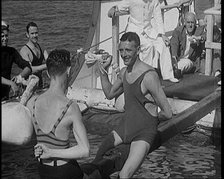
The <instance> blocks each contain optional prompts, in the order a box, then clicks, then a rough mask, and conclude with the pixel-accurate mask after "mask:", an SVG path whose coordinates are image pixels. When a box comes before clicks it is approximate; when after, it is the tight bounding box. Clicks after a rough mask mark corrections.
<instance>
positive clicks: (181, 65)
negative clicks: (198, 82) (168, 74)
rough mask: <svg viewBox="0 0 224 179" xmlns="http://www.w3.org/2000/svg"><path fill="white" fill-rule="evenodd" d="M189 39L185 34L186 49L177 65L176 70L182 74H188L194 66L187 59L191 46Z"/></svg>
mask: <svg viewBox="0 0 224 179" xmlns="http://www.w3.org/2000/svg"><path fill="white" fill-rule="evenodd" d="M189 38H191V36H190V35H188V34H187V36H186V49H185V51H184V55H183V57H182V58H181V59H180V60H179V61H178V63H177V66H178V69H180V70H181V72H182V73H187V72H189V71H190V70H191V69H192V68H193V66H194V64H193V62H192V61H191V60H190V59H189V58H188V57H189V50H190V45H191V42H190V40H189Z"/></svg>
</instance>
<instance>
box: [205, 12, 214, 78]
mask: <svg viewBox="0 0 224 179" xmlns="http://www.w3.org/2000/svg"><path fill="white" fill-rule="evenodd" d="M206 35H207V40H206V42H212V41H213V17H212V15H211V14H208V15H207V34H206ZM212 52H213V49H211V48H206V57H205V75H211V73H212Z"/></svg>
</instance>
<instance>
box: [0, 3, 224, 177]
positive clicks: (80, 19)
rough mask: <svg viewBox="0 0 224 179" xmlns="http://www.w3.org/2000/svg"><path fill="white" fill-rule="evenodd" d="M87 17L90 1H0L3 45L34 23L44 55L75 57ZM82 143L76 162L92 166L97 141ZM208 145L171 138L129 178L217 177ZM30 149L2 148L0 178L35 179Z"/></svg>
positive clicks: (21, 38)
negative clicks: (83, 151) (58, 51)
mask: <svg viewBox="0 0 224 179" xmlns="http://www.w3.org/2000/svg"><path fill="white" fill-rule="evenodd" d="M91 12H92V2H91V1H2V19H4V20H6V21H7V22H9V25H10V34H9V42H10V45H11V46H13V47H15V48H16V49H17V50H20V48H21V47H22V46H23V45H24V44H25V43H26V42H27V39H26V37H25V30H26V29H25V27H26V25H27V23H28V22H30V21H34V22H36V23H37V25H38V26H39V42H40V44H41V46H42V47H44V48H45V49H47V51H48V52H50V51H51V50H53V49H55V48H66V49H67V50H69V51H70V52H72V53H75V51H76V50H77V49H78V48H80V47H83V46H84V44H85V41H86V39H87V34H88V30H89V28H88V24H89V18H90V16H91ZM14 70H15V69H14ZM13 73H15V71H13ZM86 127H87V131H88V126H86ZM88 138H89V140H90V144H91V155H90V157H89V158H88V159H83V160H79V163H85V162H90V161H92V159H93V158H94V156H95V154H96V151H97V148H98V145H99V144H100V143H101V141H102V139H103V136H101V135H96V134H91V133H88ZM208 140H209V138H208V137H207V136H205V135H204V134H200V133H198V132H193V133H191V134H189V135H187V136H183V135H181V134H180V135H177V136H175V137H174V138H172V139H171V140H169V141H168V142H167V143H165V144H164V145H163V146H161V147H160V148H159V149H157V150H155V151H154V152H152V153H151V154H150V155H148V156H147V158H146V160H145V161H144V163H143V164H142V167H141V168H140V169H139V171H138V172H137V173H136V174H135V176H134V177H136V178H177V179H179V178H192V179H193V178H221V174H220V173H221V152H220V147H219V148H217V147H215V146H214V145H211V144H210V143H209V142H208ZM35 144H36V141H35V140H32V141H31V142H30V143H29V144H27V145H25V146H11V145H7V144H2V147H1V149H2V153H1V158H2V165H1V172H2V174H1V178H9V179H14V178H15V179H17V178H18V179H26V178H27V179H39V176H38V172H37V161H36V160H35V158H34V155H33V146H34V145H35ZM115 176H116V174H113V175H112V176H111V177H112V178H115Z"/></svg>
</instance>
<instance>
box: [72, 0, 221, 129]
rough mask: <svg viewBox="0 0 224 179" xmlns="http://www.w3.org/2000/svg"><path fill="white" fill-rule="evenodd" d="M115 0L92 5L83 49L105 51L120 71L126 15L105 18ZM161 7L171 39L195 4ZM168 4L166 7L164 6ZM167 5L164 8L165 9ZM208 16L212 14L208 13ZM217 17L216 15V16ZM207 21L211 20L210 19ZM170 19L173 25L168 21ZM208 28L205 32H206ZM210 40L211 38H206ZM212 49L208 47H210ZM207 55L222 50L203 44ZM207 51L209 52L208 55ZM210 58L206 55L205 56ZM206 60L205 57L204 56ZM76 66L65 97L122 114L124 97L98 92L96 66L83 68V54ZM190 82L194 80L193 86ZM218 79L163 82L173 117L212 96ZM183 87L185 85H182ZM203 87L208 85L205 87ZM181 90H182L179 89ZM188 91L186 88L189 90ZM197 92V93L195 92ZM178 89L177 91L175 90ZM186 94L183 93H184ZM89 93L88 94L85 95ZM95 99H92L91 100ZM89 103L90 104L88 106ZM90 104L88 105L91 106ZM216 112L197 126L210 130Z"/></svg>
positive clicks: (174, 3)
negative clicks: (116, 97)
mask: <svg viewBox="0 0 224 179" xmlns="http://www.w3.org/2000/svg"><path fill="white" fill-rule="evenodd" d="M117 2H118V0H113V1H95V2H94V3H93V9H94V11H93V14H92V17H91V20H90V29H89V35H88V39H87V42H86V44H85V46H84V51H88V50H90V51H94V50H96V49H104V50H105V51H107V52H109V53H110V54H113V57H114V58H113V60H114V62H116V63H118V64H119V66H120V67H123V66H124V65H123V62H122V60H120V58H119V55H118V50H117V49H118V48H117V44H118V40H119V36H120V35H121V34H122V33H124V31H125V27H126V24H127V20H128V14H119V13H117V14H116V16H115V17H114V18H113V19H111V18H109V17H108V16H107V12H108V10H109V9H110V8H111V7H112V6H114V5H116V3H117ZM165 2H166V3H164V5H163V6H162V12H163V17H164V25H165V31H166V35H167V36H170V35H171V33H172V31H173V30H174V28H175V27H176V26H177V24H178V22H179V19H180V18H181V15H182V13H184V12H185V11H194V4H193V2H192V0H189V1H186V0H185V1H180V2H179V1H178V0H175V1H174V0H169V1H168V0H167V1H165ZM167 3H168V4H167ZM165 4H166V5H165ZM208 14H211V12H210V13H208ZM216 14H218V13H217V12H216ZM209 17H210V16H209ZM171 18H172V22H170V21H169V19H171ZM209 29H210V28H208V31H209ZM208 33H211V32H208ZM207 35H208V36H210V35H211V34H207ZM209 45H210V46H212V47H210V46H209ZM206 47H207V50H206V54H210V51H211V48H216V49H221V46H220V44H218V43H213V42H206ZM207 51H209V52H207ZM208 56H209V55H208ZM206 57H207V55H206ZM209 61H211V60H210V59H206V64H210V63H211V62H209ZM77 63H79V66H78V67H77V65H76V68H72V69H71V79H70V86H71V88H70V89H69V92H68V97H69V98H73V99H77V100H79V101H84V102H85V103H86V104H87V103H89V104H88V106H92V107H93V106H94V107H97V108H102V109H111V110H118V111H122V110H123V103H124V102H123V96H121V97H119V98H118V99H117V100H116V101H115V100H112V101H111V100H107V99H106V98H105V96H104V94H103V92H102V91H101V92H100V90H101V84H100V79H99V75H98V71H97V66H96V65H94V66H92V67H88V66H87V65H86V64H85V57H84V54H83V55H80V56H79V58H78V60H77V59H76V64H77ZM210 68H211V65H207V66H206V68H205V74H206V75H210V74H211V69H210ZM109 77H110V79H111V81H112V82H113V81H114V80H115V78H116V75H115V73H114V71H113V69H110V70H109ZM191 78H192V79H193V78H196V79H197V80H195V81H194V82H193V83H194V84H192V82H191V81H192V80H191ZM218 80H220V79H216V78H214V77H212V76H205V75H200V76H199V75H194V76H186V78H184V79H183V80H182V81H181V82H180V83H179V84H172V83H167V82H164V86H165V88H164V91H165V93H166V95H167V97H168V100H169V102H170V104H171V106H172V111H173V113H174V114H178V113H180V112H182V111H184V110H186V109H188V108H189V107H190V106H192V105H194V104H196V103H197V102H198V101H199V100H201V99H202V98H203V97H205V96H207V95H209V94H210V93H212V92H213V91H214V90H215V88H217V87H218V86H217V85H216V83H217V82H218ZM162 83H163V82H162ZM183 84H184V85H183ZM205 84H209V85H208V86H207V87H206V85H205ZM181 86H182V87H181ZM188 87H189V88H188ZM202 87H203V88H205V89H207V91H206V92H205V91H204V92H205V93H204V94H202V95H200V94H199V95H198V94H196V93H200V92H201V93H203V92H202V91H200V90H201V88H202ZM196 88H197V89H196ZM177 89H178V90H177ZM187 90H191V91H192V92H193V93H195V94H196V95H189V94H187V93H186V91H187ZM184 91H185V92H184ZM87 93H88V94H87ZM94 97H95V98H94ZM90 101H91V102H90ZM90 103H91V104H90ZM79 104H80V107H81V108H86V107H87V106H86V105H84V104H83V103H79ZM214 116H215V110H213V111H212V112H211V113H209V114H208V115H206V116H204V117H203V118H202V119H200V120H199V121H196V123H197V124H199V125H202V126H205V127H210V128H211V127H213V123H214Z"/></svg>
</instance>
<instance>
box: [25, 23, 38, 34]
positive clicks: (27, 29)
mask: <svg viewBox="0 0 224 179" xmlns="http://www.w3.org/2000/svg"><path fill="white" fill-rule="evenodd" d="M30 27H37V24H36V23H35V22H29V23H28V24H27V26H26V31H27V33H29V28H30Z"/></svg>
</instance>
